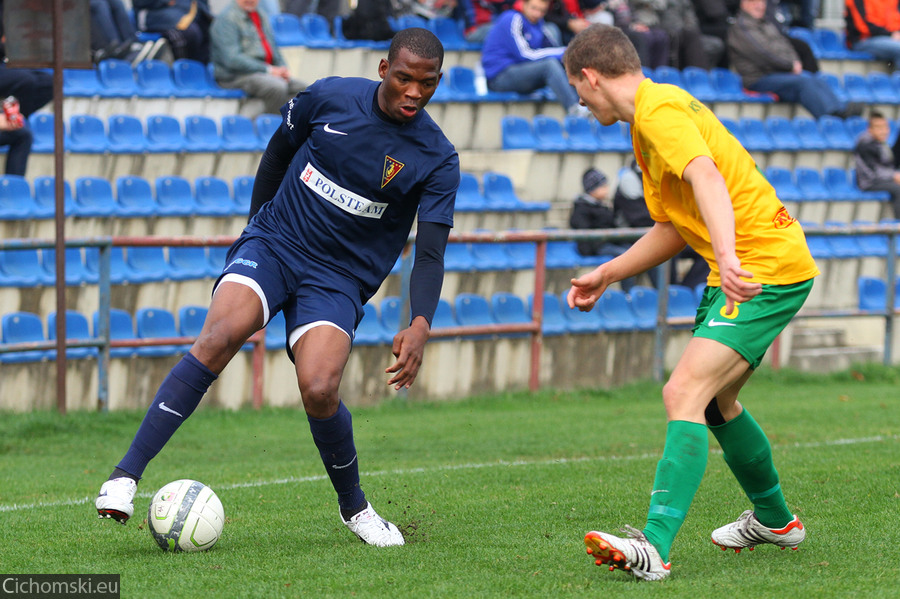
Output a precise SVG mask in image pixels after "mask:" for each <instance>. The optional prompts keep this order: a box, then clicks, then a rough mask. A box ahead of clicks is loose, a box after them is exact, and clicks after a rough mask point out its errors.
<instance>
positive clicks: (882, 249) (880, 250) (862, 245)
mask: <svg viewBox="0 0 900 599" xmlns="http://www.w3.org/2000/svg"><path fill="white" fill-rule="evenodd" d="M874 224H875V223H873V222H871V221H864V220H855V221H853V225H854V226H865V225H874ZM857 241H858V243H859V249H860V251H861V252H862V255H863V256H873V257H877V258H884V257H886V256H887V255H888V247H889V246H888V237H887V235H876V234H873V235H860V236H859V237H858V240H857Z"/></svg>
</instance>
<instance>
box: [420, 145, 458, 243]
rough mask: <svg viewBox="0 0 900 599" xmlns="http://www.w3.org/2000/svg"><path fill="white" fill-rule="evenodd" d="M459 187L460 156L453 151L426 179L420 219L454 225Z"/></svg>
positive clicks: (421, 200)
mask: <svg viewBox="0 0 900 599" xmlns="http://www.w3.org/2000/svg"><path fill="white" fill-rule="evenodd" d="M458 188H459V156H458V155H457V154H456V152H452V153H450V154H448V156H447V158H446V159H445V160H444V161H443V162H442V163H441V165H440V166H439V167H438V168H436V169H435V170H434V171H433V172H432V173H431V174H430V175H429V176H428V178H427V179H425V181H424V184H423V187H422V196H421V197H420V198H419V215H418V216H419V220H420V221H421V222H429V223H440V224H443V225H449V226H451V227H452V226H453V208H454V205H455V203H456V190H457V189H458Z"/></svg>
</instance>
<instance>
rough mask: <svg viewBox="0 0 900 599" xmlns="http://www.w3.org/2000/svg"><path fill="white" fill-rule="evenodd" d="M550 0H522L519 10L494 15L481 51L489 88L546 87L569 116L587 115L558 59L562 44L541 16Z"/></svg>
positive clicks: (525, 90)
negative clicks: (553, 37)
mask: <svg viewBox="0 0 900 599" xmlns="http://www.w3.org/2000/svg"><path fill="white" fill-rule="evenodd" d="M549 5H550V0H523V3H522V10H521V11H518V10H508V11H506V12H505V13H503V14H502V15H500V17H498V18H497V21H496V22H495V24H494V26H493V27H492V28H491V31H490V33H488V36H487V39H486V40H485V41H484V46H483V47H482V50H481V64H482V66H483V67H484V75H485V77H486V78H487V86H488V89H490V90H491V91H497V92H517V93H520V94H529V93H531V92H534V91H537V90H539V89H541V88H544V87H549V88H550V89H551V90H553V93H554V94H555V95H556V99H557V100H558V101H559V103H560V104H562V105H563V108H565V110H566V112H567V113H568V114H570V115H576V116H587V114H588V113H587V111H586V109H585V108H584V107H583V106H580V105H579V104H578V96H577V95H576V94H575V90H574V89H573V88H572V86H571V85H569V80H568V77H567V76H566V71H565V69H564V68H563V66H562V63H561V62H560V58H562V55H563V53H564V52H565V50H566V48H565V46H557V45H554V44H553V39H552V33H551V32H549V31H548V28H547V24H546V22H545V21H544V15H545V14H547V9H548V7H549Z"/></svg>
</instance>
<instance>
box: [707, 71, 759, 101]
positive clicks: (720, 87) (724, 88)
mask: <svg viewBox="0 0 900 599" xmlns="http://www.w3.org/2000/svg"><path fill="white" fill-rule="evenodd" d="M710 79H711V80H712V84H713V86H714V87H715V88H716V92H717V94H718V96H717V97H718V101H719V102H752V103H758V104H762V103H771V102H774V101H775V98H774V97H772V95H771V94H768V93H759V92H751V91H748V90H746V89H744V85H743V83H742V82H741V78H740V76H739V75H738V74H737V73H735V72H734V71H730V70H728V69H723V68H715V69H713V70H712V71H711V73H710Z"/></svg>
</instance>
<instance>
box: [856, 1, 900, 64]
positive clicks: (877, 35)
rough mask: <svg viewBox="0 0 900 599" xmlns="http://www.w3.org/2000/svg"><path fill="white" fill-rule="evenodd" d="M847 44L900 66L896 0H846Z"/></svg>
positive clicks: (898, 19)
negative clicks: (865, 0) (858, 0)
mask: <svg viewBox="0 0 900 599" xmlns="http://www.w3.org/2000/svg"><path fill="white" fill-rule="evenodd" d="M844 20H845V22H846V27H847V45H848V46H850V48H852V49H853V50H856V51H859V52H868V53H869V54H871V55H872V56H874V57H875V58H877V59H878V60H886V61H887V62H888V63H889V65H890V68H891V69H893V70H895V71H896V70H898V69H900V9H898V7H897V1H896V0H869V1H867V2H854V1H853V0H844Z"/></svg>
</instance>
